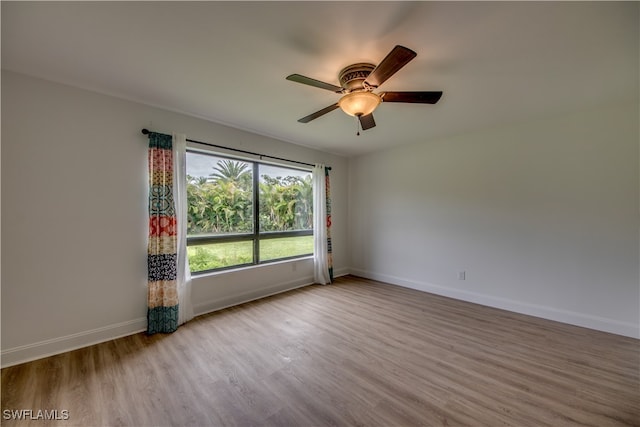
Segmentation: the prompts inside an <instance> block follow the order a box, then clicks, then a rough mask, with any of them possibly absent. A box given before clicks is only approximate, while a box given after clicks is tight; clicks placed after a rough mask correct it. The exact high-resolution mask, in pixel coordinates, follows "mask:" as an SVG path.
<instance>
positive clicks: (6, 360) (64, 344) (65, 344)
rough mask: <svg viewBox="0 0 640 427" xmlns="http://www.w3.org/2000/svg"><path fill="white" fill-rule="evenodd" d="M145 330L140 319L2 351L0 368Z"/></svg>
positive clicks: (143, 320) (144, 323) (144, 321)
mask: <svg viewBox="0 0 640 427" xmlns="http://www.w3.org/2000/svg"><path fill="white" fill-rule="evenodd" d="M146 330H147V319H146V318H140V319H134V320H129V321H127V322H121V323H116V324H114V325H108V326H104V327H102V328H97V329H92V330H90V331H83V332H79V333H76V334H71V335H66V336H63V337H59V338H53V339H49V340H44V341H40V342H36V343H33V344H27V345H23V346H18V347H14V348H10V349H8V350H2V353H0V359H1V362H0V366H2V367H3V368H6V367H8V366H13V365H18V364H20V363H24V362H29V361H32V360H36V359H42V358H44V357H49V356H53V355H56V354H60V353H64V352H67V351H72V350H77V349H79V348H82V347H88V346H90V345H94V344H99V343H101V342H105V341H110V340H113V339H116V338H120V337H124V336H127V335H133V334H136V333H138V332H143V331H146Z"/></svg>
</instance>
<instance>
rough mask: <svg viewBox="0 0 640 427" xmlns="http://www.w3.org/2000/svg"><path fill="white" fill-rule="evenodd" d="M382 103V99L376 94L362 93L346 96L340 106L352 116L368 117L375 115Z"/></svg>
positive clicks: (352, 93) (341, 99)
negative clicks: (374, 111)
mask: <svg viewBox="0 0 640 427" xmlns="http://www.w3.org/2000/svg"><path fill="white" fill-rule="evenodd" d="M380 102H382V99H381V98H380V97H379V96H378V95H376V94H375V93H373V92H368V91H360V92H351V93H348V94H346V95H344V96H343V97H342V98H340V101H338V105H339V106H340V108H342V111H344V112H345V113H347V114H348V115H350V116H366V115H369V114H371V113H373V110H375V109H376V107H377V106H378V105H380Z"/></svg>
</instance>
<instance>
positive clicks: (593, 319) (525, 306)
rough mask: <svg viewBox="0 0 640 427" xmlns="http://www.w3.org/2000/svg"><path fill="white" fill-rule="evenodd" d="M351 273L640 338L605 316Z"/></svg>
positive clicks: (629, 326) (635, 329)
mask: <svg viewBox="0 0 640 427" xmlns="http://www.w3.org/2000/svg"><path fill="white" fill-rule="evenodd" d="M351 274H353V275H356V276H361V277H364V278H367V279H372V280H378V281H381V282H386V283H389V284H392V285H398V286H402V287H405V288H411V289H416V290H418V291H423V292H429V293H432V294H436V295H442V296H445V297H449V298H454V299H458V300H462V301H467V302H472V303H476V304H480V305H486V306H489V307H494V308H500V309H503V310H508V311H513V312H515V313H520V314H526V315H529V316H535V317H540V318H543V319H548V320H554V321H557V322H562V323H567V324H570V325H575V326H582V327H584V328H589V329H595V330H598V331H603V332H609V333H612V334H617V335H623V336H626V337H631V338H637V339H640V326H639V325H635V324H633V323H626V322H620V321H618V320H613V319H607V318H604V317H598V316H593V315H590V314H585V313H578V312H574V311H568V310H559V309H557V308H553V307H548V306H543V305H536V304H530V303H526V302H522V301H516V300H511V299H507V298H500V297H495V296H491V295H484V294H479V293H476V292H469V291H465V290H460V289H452V288H447V287H444V286H439V285H434V284H432V283H426V282H417V281H414V280H408V279H404V278H401V277H396V276H390V275H387V274H381V273H376V272H372V271H367V270H360V269H356V268H352V269H351Z"/></svg>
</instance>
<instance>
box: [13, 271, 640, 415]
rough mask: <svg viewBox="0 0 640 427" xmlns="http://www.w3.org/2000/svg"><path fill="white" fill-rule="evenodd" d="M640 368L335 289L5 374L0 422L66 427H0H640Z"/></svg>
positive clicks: (369, 290) (438, 307) (618, 342)
mask: <svg viewBox="0 0 640 427" xmlns="http://www.w3.org/2000/svg"><path fill="white" fill-rule="evenodd" d="M639 355H640V341H638V340H634V339H630V338H624V337H620V336H616V335H611V334H606V333H602V332H596V331H592V330H587V329H583V328H579V327H573V326H568V325H563V324H559V323H555V322H551V321H546V320H542V319H537V318H532V317H527V316H522V315H518V314H514V313H509V312H505V311H501V310H496V309H491V308H487V307H481V306H477V305H473V304H469V303H464V302H460V301H455V300H451V299H447V298H443V297H438V296H434V295H430V294H426V293H421V292H418V291H413V290H410V289H404V288H400V287H396V286H391V285H385V284H381V283H377V282H373V281H369V280H364V279H358V278H355V277H344V278H340V279H338V280H337V283H335V284H334V285H330V286H310V287H306V288H303V289H299V290H296V291H292V292H288V293H285V294H281V295H277V296H274V297H270V298H266V299H263V300H260V301H256V302H252V303H248V304H244V305H242V306H238V307H234V308H230V309H227V310H223V311H220V312H217V313H213V314H210V315H206V316H201V317H199V318H196V319H195V320H194V321H192V322H190V323H189V324H187V325H184V326H182V327H181V328H180V329H179V330H178V332H176V333H174V334H171V335H166V336H162V335H154V336H151V337H148V336H146V335H145V334H137V335H133V336H130V337H126V338H122V339H118V340H114V341H110V342H106V343H103V344H99V345H95V346H92V347H88V348H84V349H81V350H77V351H73V352H69V353H65V354H61V355H58V356H53V357H50V358H47V359H42V360H39V361H35V362H30V363H26V364H22V365H18V366H14V367H10V368H6V369H3V370H2V410H3V411H4V410H6V409H33V410H34V411H36V410H38V409H47V410H52V409H58V410H68V411H69V420H67V421H54V422H45V421H31V422H28V423H25V422H22V423H17V422H13V421H6V420H2V423H3V425H7V426H9V425H36V426H44V425H82V426H102V425H128V426H143V425H174V426H188V425H197V426H252V425H258V426H259V425H267V426H329V425H338V426H340V425H357V426H414V425H426V426H439V425H446V426H462V425H471V426H501V425H512V426H545V425H548V426H554V427H555V426H572V425H576V426H577V425H580V426H621V425H636V426H637V425H640V391H639V378H638V376H639V362H640V360H639V357H640V356H639ZM34 413H35V412H34ZM3 414H4V413H3Z"/></svg>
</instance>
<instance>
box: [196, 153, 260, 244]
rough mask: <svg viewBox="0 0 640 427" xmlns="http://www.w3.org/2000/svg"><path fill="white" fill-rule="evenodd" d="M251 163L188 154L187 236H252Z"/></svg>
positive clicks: (199, 154)
mask: <svg viewBox="0 0 640 427" xmlns="http://www.w3.org/2000/svg"><path fill="white" fill-rule="evenodd" d="M252 176H253V171H252V166H251V164H250V163H249V162H243V161H238V160H232V159H224V158H220V157H216V156H212V155H209V154H201V153H194V152H187V203H188V209H187V235H190V236H194V235H219V234H230V233H251V232H253V207H252V206H253V194H252V191H253V178H252Z"/></svg>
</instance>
